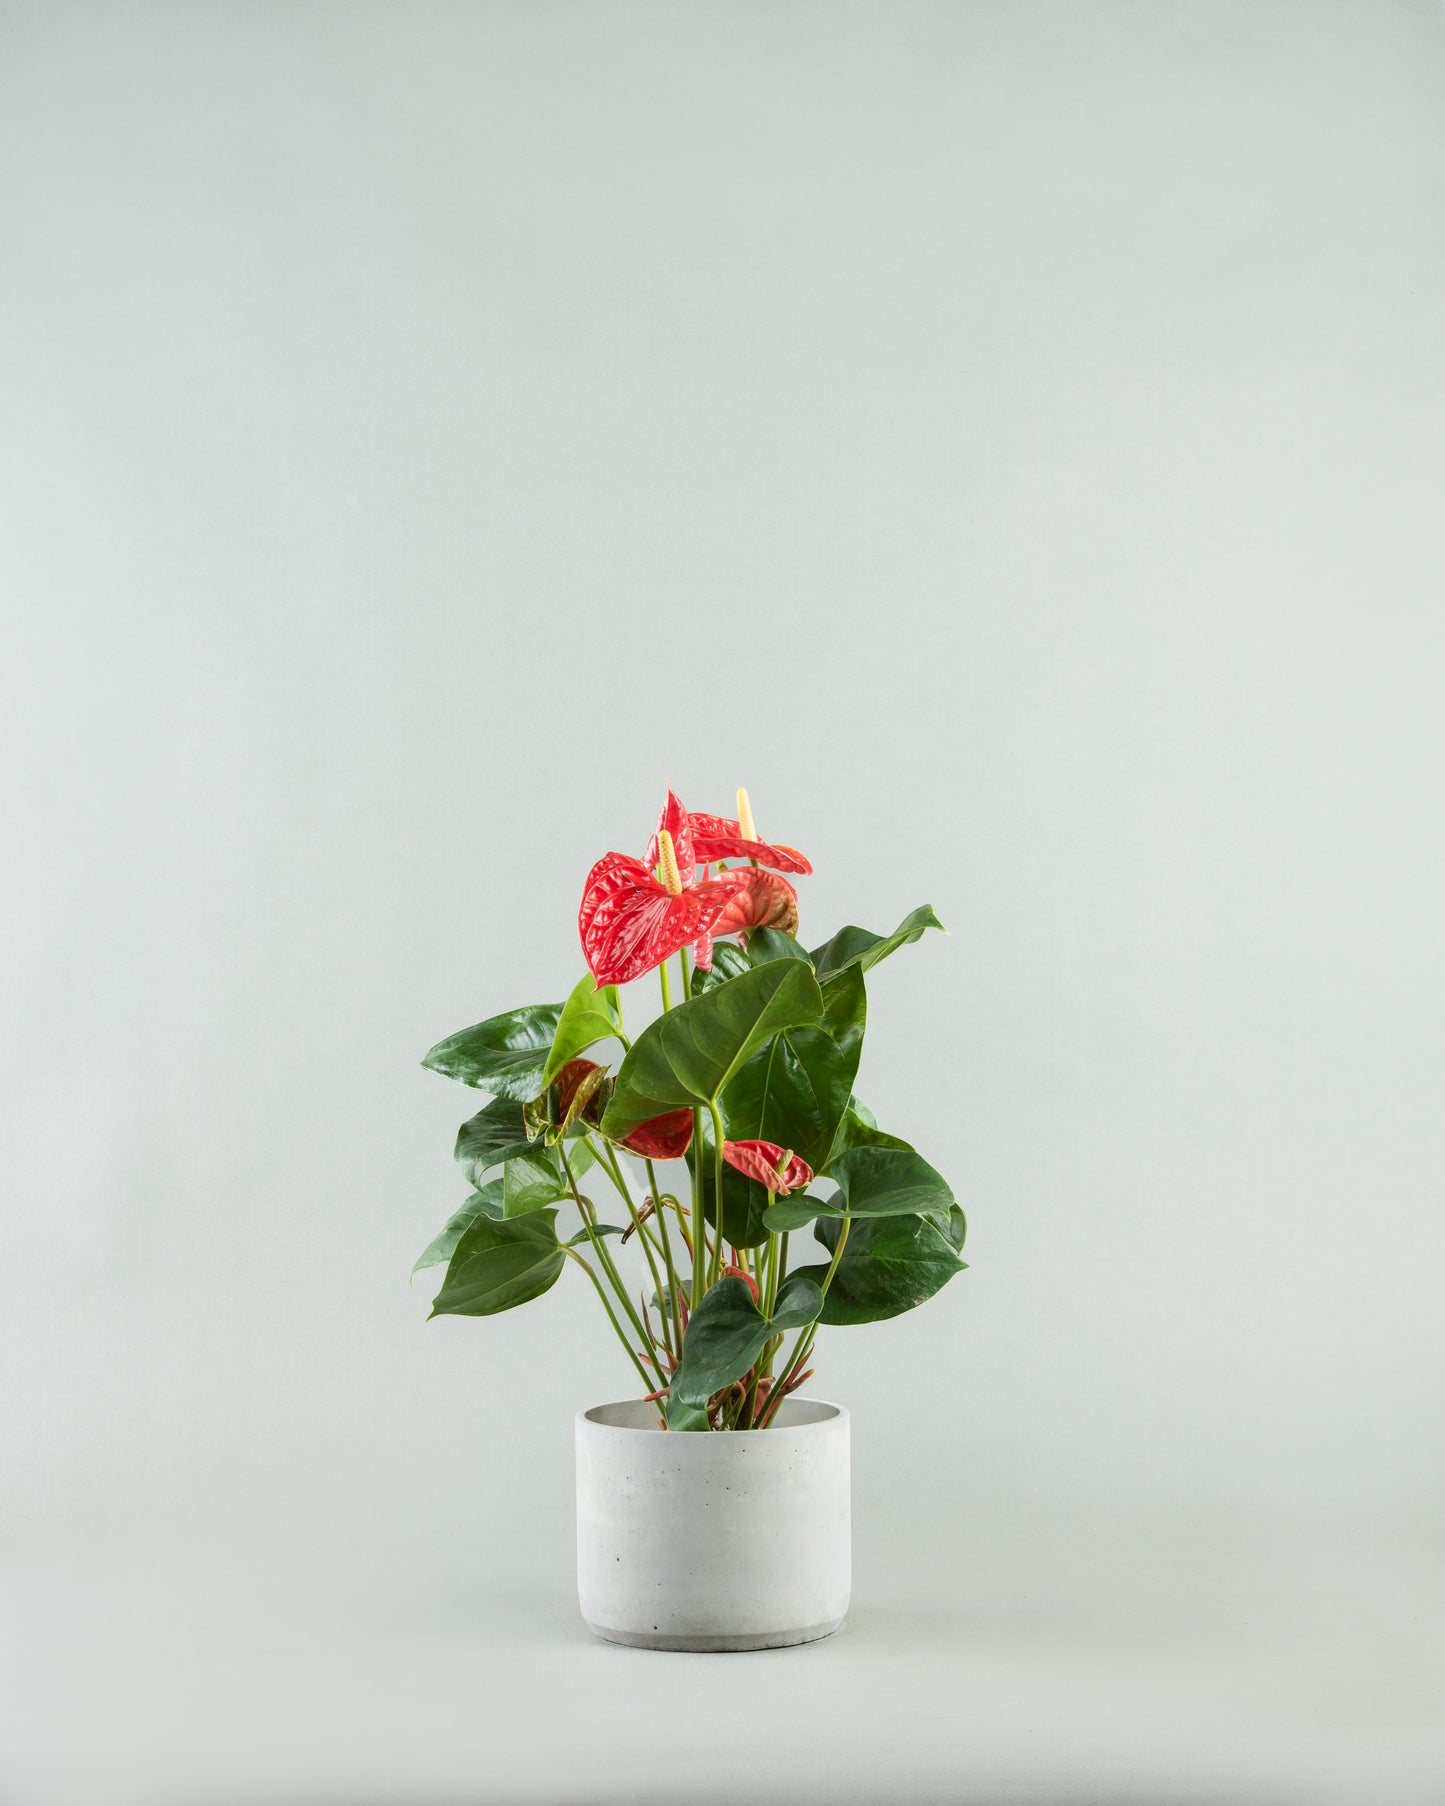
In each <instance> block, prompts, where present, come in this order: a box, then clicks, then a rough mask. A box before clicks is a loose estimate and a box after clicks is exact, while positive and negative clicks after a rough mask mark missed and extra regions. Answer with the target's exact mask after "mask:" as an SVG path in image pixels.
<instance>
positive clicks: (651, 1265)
mask: <svg viewBox="0 0 1445 1806" xmlns="http://www.w3.org/2000/svg"><path fill="white" fill-rule="evenodd" d="M582 1139H583V1140H584V1141H585V1142H586V1143H587V1145H588V1147H589V1148H591V1149H592V1155H593V1158H594V1159H595V1160H596V1162H597V1164H598V1165H599V1166H600V1167H601V1168H602V1170H603V1172H604V1173H606V1174H607V1176H608V1178H609V1179H610V1180H611V1181H612V1183H613V1184H614V1185H615V1186H616V1187H617V1192H618V1195H619V1196H620V1197H621V1199H622V1202H623V1203H624V1204H625V1205H626V1206H627V1214H628V1216H630V1217H631V1218H632V1226H633V1228H634V1229H635V1230H636V1231H637V1235H638V1240H639V1241H640V1242H641V1243H642V1252H643V1256H644V1257H645V1259H646V1261H647V1270H648V1272H649V1273H650V1274H651V1275H652V1289H653V1291H654V1292H656V1294H657V1296H658V1297H659V1298H661V1297H662V1280H661V1278H660V1277H659V1275H658V1271H657V1262H656V1261H655V1260H654V1259H653V1258H652V1245H653V1244H652V1238H651V1236H649V1235H648V1233H647V1225H646V1224H645V1223H644V1222H643V1220H642V1218H641V1217H640V1216H639V1215H638V1214H637V1206H636V1205H635V1204H634V1203H633V1202H632V1193H631V1191H630V1190H629V1189H628V1184H627V1181H626V1179H624V1178H623V1176H622V1173H621V1170H620V1169H619V1167H618V1165H617V1156H616V1155H615V1154H614V1153H613V1152H612V1149H611V1148H609V1147H607V1146H605V1144H604V1146H603V1147H602V1148H600V1149H599V1148H598V1147H596V1146H595V1145H594V1143H593V1140H592V1137H591V1136H590V1135H584V1136H583V1138H582ZM629 1302H630V1300H629ZM643 1327H644V1329H646V1328H647V1325H646V1323H645V1322H644V1326H643ZM662 1327H663V1330H664V1331H666V1329H667V1322H666V1318H665V1317H664V1320H663V1326H662ZM662 1341H663V1346H664V1347H665V1348H666V1350H667V1352H668V1353H669V1354H672V1352H673V1348H672V1343H671V1341H670V1339H669V1338H668V1336H667V1335H666V1334H664V1335H663V1338H662ZM647 1345H648V1347H649V1348H654V1349H655V1348H656V1345H657V1344H656V1338H655V1337H654V1336H653V1335H652V1334H651V1333H648V1336H647ZM649 1390H651V1388H649Z"/></svg>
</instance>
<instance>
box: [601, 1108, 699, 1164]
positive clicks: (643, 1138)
mask: <svg viewBox="0 0 1445 1806" xmlns="http://www.w3.org/2000/svg"><path fill="white" fill-rule="evenodd" d="M691 1140H692V1111H691V1110H669V1111H668V1112H667V1113H666V1115H664V1116H654V1117H651V1118H650V1119H649V1120H648V1121H647V1122H645V1123H639V1124H638V1126H637V1127H636V1128H635V1129H634V1130H633V1131H632V1133H631V1134H630V1135H629V1136H628V1137H627V1139H626V1141H622V1142H619V1143H618V1146H619V1147H624V1148H626V1149H627V1151H628V1153H629V1154H638V1155H640V1156H641V1157H642V1158H643V1159H644V1160H681V1159H682V1157H683V1155H684V1154H685V1153H686V1152H687V1147H688V1143H689V1142H690V1141H691Z"/></svg>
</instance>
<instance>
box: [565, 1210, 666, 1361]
mask: <svg viewBox="0 0 1445 1806" xmlns="http://www.w3.org/2000/svg"><path fill="white" fill-rule="evenodd" d="M562 1252H563V1253H564V1254H565V1255H566V1256H567V1257H568V1258H569V1259H570V1260H575V1261H576V1263H577V1265H578V1266H579V1267H581V1269H582V1271H583V1272H584V1273H585V1274H586V1275H587V1277H588V1278H589V1279H590V1280H591V1281H592V1283H593V1285H594V1286H596V1288H597V1296H598V1297H599V1298H600V1299H601V1300H602V1308H603V1310H604V1311H606V1313H607V1320H608V1322H609V1323H610V1324H611V1325H612V1327H613V1329H614V1330H616V1332H617V1340H618V1341H619V1342H620V1343H621V1344H622V1346H623V1347H624V1348H625V1349H626V1350H627V1358H628V1360H629V1361H631V1363H632V1365H633V1366H634V1367H635V1368H636V1369H637V1371H638V1373H639V1374H641V1376H642V1389H643V1391H644V1392H656V1391H657V1386H656V1383H655V1381H653V1380H652V1379H649V1378H648V1374H647V1369H646V1368H645V1367H644V1366H643V1365H642V1363H641V1361H639V1360H638V1358H637V1356H636V1354H635V1353H634V1352H633V1348H632V1344H631V1343H630V1342H629V1341H628V1340H627V1337H626V1336H625V1335H624V1334H623V1330H622V1325H621V1324H620V1323H619V1322H618V1321H617V1314H616V1312H615V1311H614V1310H613V1309H612V1306H611V1305H610V1304H609V1303H608V1302H607V1294H606V1292H604V1291H603V1290H602V1281H601V1280H600V1279H599V1278H598V1277H597V1275H596V1274H595V1273H594V1272H593V1271H592V1268H591V1267H590V1266H588V1264H587V1262H586V1261H585V1260H583V1258H582V1256H581V1255H580V1254H579V1253H578V1252H577V1250H576V1249H575V1248H568V1247H567V1246H566V1245H565V1244H563V1245H562Z"/></svg>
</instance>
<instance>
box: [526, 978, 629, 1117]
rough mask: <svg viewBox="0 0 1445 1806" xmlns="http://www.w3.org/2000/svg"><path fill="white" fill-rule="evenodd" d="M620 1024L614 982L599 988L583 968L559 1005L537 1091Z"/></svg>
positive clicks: (615, 1030) (610, 1035)
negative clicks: (553, 1032)
mask: <svg viewBox="0 0 1445 1806" xmlns="http://www.w3.org/2000/svg"><path fill="white" fill-rule="evenodd" d="M620 1028H621V1024H620V1020H619V1011H618V1003H617V986H616V985H603V986H602V988H601V989H600V990H599V989H598V986H597V980H596V979H595V978H594V977H593V976H592V974H591V973H590V972H584V973H583V975H582V977H581V978H579V979H578V981H577V983H576V984H575V985H574V986H573V987H572V995H571V996H570V997H569V998H568V999H567V1001H566V1003H564V1004H563V1005H562V1014H561V1017H560V1018H559V1019H558V1022H557V1032H556V1034H555V1035H554V1036H553V1037H552V1047H551V1051H550V1052H549V1053H548V1055H547V1063H546V1065H545V1066H544V1067H543V1068H542V1082H541V1084H540V1085H539V1086H538V1087H537V1089H538V1090H539V1091H540V1090H541V1089H542V1088H543V1086H546V1085H550V1084H551V1083H552V1081H553V1079H555V1078H556V1076H557V1074H558V1073H559V1072H560V1071H561V1070H562V1068H563V1067H564V1066H565V1065H566V1064H567V1062H568V1061H569V1060H575V1059H576V1058H577V1056H578V1054H580V1053H582V1052H584V1051H585V1050H586V1049H587V1048H589V1047H591V1046H593V1045H594V1044H595V1043H596V1042H598V1041H606V1040H608V1039H610V1038H611V1037H612V1036H614V1035H617V1034H618V1033H619V1032H620Z"/></svg>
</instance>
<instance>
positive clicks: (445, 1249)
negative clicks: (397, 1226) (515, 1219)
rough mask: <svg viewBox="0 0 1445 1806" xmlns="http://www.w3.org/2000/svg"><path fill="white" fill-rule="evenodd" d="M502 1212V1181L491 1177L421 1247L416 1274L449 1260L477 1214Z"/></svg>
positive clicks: (497, 1215) (495, 1217) (488, 1215)
mask: <svg viewBox="0 0 1445 1806" xmlns="http://www.w3.org/2000/svg"><path fill="white" fill-rule="evenodd" d="M501 1214H502V1182H501V1180H500V1179H492V1180H489V1181H488V1183H487V1184H485V1185H484V1186H483V1187H482V1189H481V1190H480V1191H474V1192H473V1193H472V1195H471V1197H469V1198H468V1199H467V1201H466V1203H465V1204H463V1205H462V1207H461V1209H460V1210H459V1211H457V1213H456V1215H455V1216H453V1217H450V1218H448V1220H447V1225H446V1227H445V1228H444V1229H443V1230H442V1232H441V1234H440V1235H439V1236H437V1238H436V1240H435V1241H433V1242H429V1243H428V1244H427V1246H426V1248H425V1249H424V1250H423V1251H422V1254H421V1256H420V1258H419V1259H418V1261H417V1263H416V1265H415V1266H414V1267H413V1268H412V1272H413V1274H416V1273H420V1272H422V1271H423V1270H424V1269H425V1268H427V1267H439V1266H441V1265H442V1263H443V1262H444V1261H449V1260H450V1259H451V1257H452V1250H453V1249H454V1248H455V1247H456V1245H457V1243H458V1242H459V1241H460V1240H461V1239H462V1236H463V1234H464V1233H465V1232H466V1231H467V1230H468V1229H470V1228H471V1226H472V1224H473V1223H475V1222H476V1220H477V1218H478V1217H492V1218H493V1219H497V1218H499V1217H500V1216H501Z"/></svg>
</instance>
